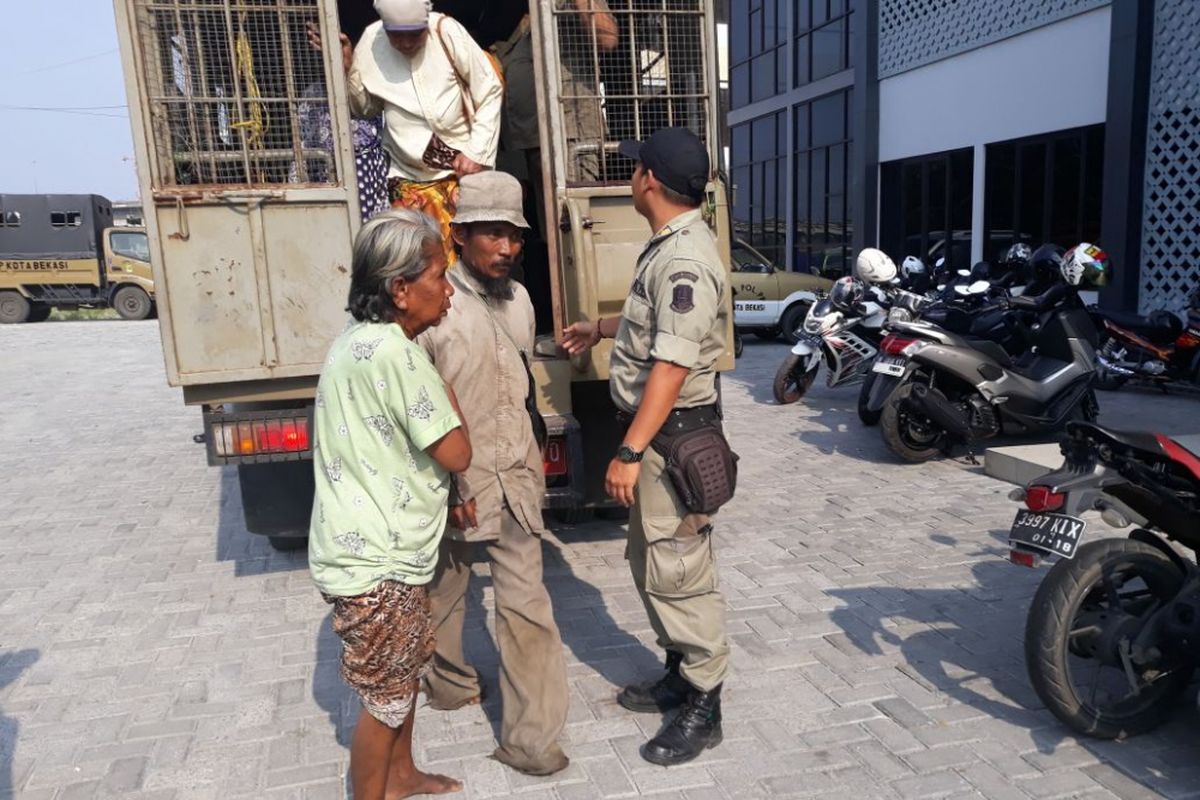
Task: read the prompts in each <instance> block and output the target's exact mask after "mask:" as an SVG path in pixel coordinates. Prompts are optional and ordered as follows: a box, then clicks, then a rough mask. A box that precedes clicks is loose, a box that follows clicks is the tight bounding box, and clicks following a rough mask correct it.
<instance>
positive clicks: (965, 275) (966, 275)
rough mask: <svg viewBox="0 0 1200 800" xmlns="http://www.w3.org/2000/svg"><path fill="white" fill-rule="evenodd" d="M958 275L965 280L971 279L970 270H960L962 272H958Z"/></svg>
mask: <svg viewBox="0 0 1200 800" xmlns="http://www.w3.org/2000/svg"><path fill="white" fill-rule="evenodd" d="M958 274H959V275H960V276H961V277H963V278H969V277H971V270H969V269H960V270H959V271H958Z"/></svg>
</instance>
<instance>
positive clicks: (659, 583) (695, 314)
mask: <svg viewBox="0 0 1200 800" xmlns="http://www.w3.org/2000/svg"><path fill="white" fill-rule="evenodd" d="M620 153H621V155H623V156H625V157H626V158H628V159H630V160H631V161H633V162H634V163H635V164H636V168H635V169H634V173H633V178H632V188H633V205H634V208H636V209H637V212H638V213H639V214H641V215H642V216H643V217H645V218H646V221H647V222H649V223H650V229H651V231H653V235H652V236H651V237H650V241H649V243H647V245H646V248H645V250H643V251H642V254H641V256H639V257H638V261H637V266H636V267H635V268H634V278H633V284H632V286H631V287H630V291H629V297H628V298H627V299H626V301H625V305H624V307H623V308H622V309H621V316H619V317H608V318H602V319H599V320H595V321H587V322H576V323H575V324H573V325H571V326H570V327H569V328H567V329H566V331H565V332H564V336H563V347H564V348H566V350H567V352H568V353H570V354H571V355H578V354H580V353H583V352H586V351H587V350H588V349H590V348H591V347H593V346H595V345H596V344H597V343H599V341H600V339H601V338H603V337H610V338H612V339H614V340H615V341H614V344H613V349H612V357H611V364H610V367H609V389H610V391H611V394H612V399H613V402H614V404H616V406H617V409H618V411H619V414H618V417H619V418H620V419H621V421H622V422H623V424H624V427H625V428H626V430H625V436H624V439H623V440H622V442H621V443H620V446H619V447H617V448H615V449H616V452H615V453H614V454H613V459H612V461H611V462H609V467H608V473H607V474H606V476H605V488H606V489H607V491H608V493H609V494H610V495H611V496H612V497H613V498H614V499H616V500H617V501H618V502H620V503H622V504H624V505H626V506H631V507H632V508H631V511H630V515H629V539H628V545H627V547H626V549H625V554H626V558H628V560H629V568H630V571H631V572H632V574H633V582H634V586H635V587H636V588H637V591H638V595H639V596H640V597H641V600H642V604H643V606H644V607H645V609H646V615H647V616H648V617H649V619H650V625H651V627H652V628H653V629H654V632H655V634H657V637H658V643H659V645H660V646H661V647H662V648H663V649H664V650H665V651H666V671H665V672H664V673H663V674H662V676H661V677H660V678H659V679H658V680H655V681H651V682H649V683H645V684H641V685H637V684H635V685H631V686H626V687H625V688H624V689H622V690H621V692H620V693H619V694H618V695H617V702H618V703H620V704H621V705H622V706H623V707H625V708H627V709H629V710H630V711H637V712H644V713H662V712H664V711H670V710H673V709H676V708H678V709H679V713H678V714H676V715H675V716H674V717H673V718H672V719H671V721H670V722H669V723H668V724H667V725H666V726H665V727H664V728H663V729H662V730H661V731H659V733H658V735H657V736H655V737H654V738H653V739H651V740H650V741H649V742H647V743H646V745H645V746H643V748H642V757H643V758H645V759H646V760H647V761H649V762H651V763H654V764H660V765H663V766H669V765H672V764H682V763H684V762H685V761H690V760H692V759H694V758H696V757H697V756H699V755H700V754H701V753H703V752H704V751H705V750H706V749H708V748H710V747H716V746H717V745H718V744H720V743H721V738H722V732H721V687H722V685H723V684H724V682H725V676H726V674H727V673H728V669H729V643H728V640H727V637H726V634H725V600H724V598H723V597H722V596H721V592H720V590H719V589H718V588H717V567H716V561H715V558H714V555H713V542H712V533H713V517H712V515H711V514H707V513H696V512H693V511H691V509H689V508H688V506H687V505H686V504H685V503H684V501H683V500H682V499H681V497H680V495H679V493H678V491H677V490H676V488H675V486H674V485H673V482H672V481H671V480H670V476H669V475H668V473H667V470H666V465H665V459H664V457H663V455H662V453H661V452H660V451H659V449H658V447H652V446H651V444H652V443H655V444H659V443H660V442H661V434H662V433H663V432H666V434H667V435H671V434H672V433H673V432H679V431H690V430H695V429H697V428H700V427H712V428H716V429H718V430H719V429H720V427H721V414H720V409H719V407H718V405H717V385H716V369H715V367H716V361H717V358H718V357H719V356H720V354H721V353H722V352H723V351H724V349H725V331H726V327H727V324H728V317H727V314H728V309H729V297H728V294H727V292H728V287H727V285H726V280H725V268H724V266H723V264H722V261H721V258H720V254H719V253H718V251H717V243H716V237H715V236H714V235H713V231H712V229H711V228H710V227H709V226H708V225H707V224H706V223H705V221H704V218H703V214H702V213H701V210H700V206H701V204H702V203H703V201H704V192H705V187H706V185H707V184H708V181H709V177H710V174H709V160H708V151H707V149H706V148H705V146H704V144H703V143H702V142H701V141H700V139H699V138H697V137H696V135H695V134H693V133H692V132H691V131H689V130H687V129H685V128H665V129H663V130H660V131H656V132H655V133H654V134H653V135H651V136H650V137H649V138H648V139H647V140H646V141H645V142H630V141H626V142H621V145H620Z"/></svg>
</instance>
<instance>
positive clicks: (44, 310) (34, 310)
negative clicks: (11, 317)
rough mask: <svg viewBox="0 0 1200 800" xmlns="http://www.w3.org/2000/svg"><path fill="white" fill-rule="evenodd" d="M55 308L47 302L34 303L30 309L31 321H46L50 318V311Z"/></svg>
mask: <svg viewBox="0 0 1200 800" xmlns="http://www.w3.org/2000/svg"><path fill="white" fill-rule="evenodd" d="M53 310H54V307H53V306H48V305H46V304H45V303H33V304H32V306H31V307H30V309H29V322H45V321H46V320H48V319H50V312H51V311H53Z"/></svg>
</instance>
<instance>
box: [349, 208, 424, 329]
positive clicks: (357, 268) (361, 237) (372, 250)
mask: <svg viewBox="0 0 1200 800" xmlns="http://www.w3.org/2000/svg"><path fill="white" fill-rule="evenodd" d="M430 244H436V245H437V246H438V247H441V246H442V229H441V228H440V227H439V226H438V224H437V222H435V221H434V220H433V219H432V218H431V217H429V216H428V215H426V214H422V213H421V212H420V211H412V210H411V209H407V208H398V209H394V210H391V211H384V212H383V213H381V214H378V215H376V216H375V217H373V218H372V219H371V221H370V222H368V223H367V224H365V225H363V226H362V229H361V230H360V231H359V232H358V236H357V237H356V238H355V240H354V257H353V261H352V262H351V268H350V298H349V300H348V302H347V306H346V310H347V311H349V312H350V315H351V316H352V317H354V318H355V319H356V320H358V321H359V322H395V321H396V318H397V317H398V316H399V313H400V312H399V310H398V309H397V308H396V305H395V303H393V302H392V290H393V288H394V287H395V283H396V281H397V280H400V279H404V280H406V281H409V282H411V281H415V280H417V279H418V278H420V277H421V274H422V273H424V272H425V270H426V269H428V268H429V260H428V259H427V258H426V257H425V251H426V248H427V247H428V246H429V245H430Z"/></svg>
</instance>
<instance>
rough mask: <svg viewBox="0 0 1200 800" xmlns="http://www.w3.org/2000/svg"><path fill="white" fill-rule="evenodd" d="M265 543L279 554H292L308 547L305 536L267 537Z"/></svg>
mask: <svg viewBox="0 0 1200 800" xmlns="http://www.w3.org/2000/svg"><path fill="white" fill-rule="evenodd" d="M267 541H268V542H270V543H271V547H273V548H274V549H275V550H277V551H279V552H280V553H294V552H296V551H297V550H302V549H304V548H305V547H308V537H307V536H268V537H267Z"/></svg>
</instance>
